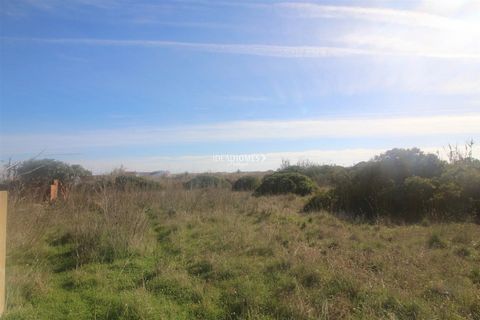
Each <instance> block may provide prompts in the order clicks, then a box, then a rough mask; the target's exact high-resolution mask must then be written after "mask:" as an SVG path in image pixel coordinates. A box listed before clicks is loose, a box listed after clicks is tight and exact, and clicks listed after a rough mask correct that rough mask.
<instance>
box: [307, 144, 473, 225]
mask: <svg viewBox="0 0 480 320" xmlns="http://www.w3.org/2000/svg"><path fill="white" fill-rule="evenodd" d="M332 181H333V183H332V186H333V189H332V191H331V192H329V193H328V194H321V195H318V196H316V197H314V198H312V199H311V200H310V201H309V202H308V203H307V205H306V206H305V210H307V211H311V210H327V209H329V210H332V211H336V212H345V213H348V214H351V215H353V216H354V217H357V216H360V217H363V218H367V219H376V218H379V217H385V216H387V217H389V218H391V219H393V220H398V221H405V222H417V221H421V220H422V219H424V218H427V217H428V218H431V219H433V220H442V221H444V220H450V221H451V220H459V221H460V220H468V219H477V220H478V221H480V161H478V160H476V159H473V158H464V159H462V160H459V161H455V162H453V163H447V162H445V161H441V160H440V159H439V158H438V157H437V156H436V155H433V154H424V153H423V152H422V151H420V150H419V149H416V148H414V149H393V150H390V151H387V152H386V153H384V154H381V155H379V156H377V157H375V158H374V159H372V160H371V161H368V162H362V163H359V164H357V165H355V166H353V167H351V168H348V169H347V170H346V171H345V172H344V174H342V175H338V176H337V178H336V179H334V180H332Z"/></svg>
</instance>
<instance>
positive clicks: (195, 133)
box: [1, 114, 480, 155]
mask: <svg viewBox="0 0 480 320" xmlns="http://www.w3.org/2000/svg"><path fill="white" fill-rule="evenodd" d="M479 123H480V114H475V115H459V116H431V117H403V118H373V119H372V118H370V119H368V118H366V119H363V118H352V119H324V120H288V121H236V122H224V123H215V124H210V125H194V126H180V127H170V128H163V127H136V128H124V129H115V130H95V131H84V132H75V133H72V134H69V133H37V134H19V135H5V136H3V137H2V139H1V145H2V153H3V154H4V155H9V154H18V153H25V152H32V151H34V150H37V149H38V148H46V149H48V150H55V151H57V149H58V146H62V148H63V149H62V151H65V152H66V151H72V150H73V151H78V149H82V148H92V147H93V148H95V147H96V148H103V147H126V146H145V145H147V146H155V145H166V144H178V143H214V142H235V141H259V140H298V139H311V138H376V137H404V138H405V137H421V136H435V135H467V136H469V137H472V138H476V137H478V136H479V135H480V126H479V125H478V124H479ZM64 149H65V150H64ZM67 149H68V150H67Z"/></svg>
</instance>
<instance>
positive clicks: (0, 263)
mask: <svg viewBox="0 0 480 320" xmlns="http://www.w3.org/2000/svg"><path fill="white" fill-rule="evenodd" d="M6 253H7V191H0V317H1V316H2V315H3V312H4V311H5V262H6Z"/></svg>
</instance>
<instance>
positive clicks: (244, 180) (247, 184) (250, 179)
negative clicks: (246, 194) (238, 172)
mask: <svg viewBox="0 0 480 320" xmlns="http://www.w3.org/2000/svg"><path fill="white" fill-rule="evenodd" d="M259 185H260V179H259V178H258V177H255V176H243V177H240V178H239V179H238V180H237V181H235V183H234V184H233V186H232V189H233V190H234V191H253V190H255V189H256V188H257V187H258V186H259Z"/></svg>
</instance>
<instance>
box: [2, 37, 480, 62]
mask: <svg viewBox="0 0 480 320" xmlns="http://www.w3.org/2000/svg"><path fill="white" fill-rule="evenodd" d="M1 39H2V40H4V41H11V42H24V41H31V42H38V43H49V44H63V45H90V46H119V47H122V46H124V47H146V48H176V49H188V50H196V51H204V52H214V53H225V54H240V55H254V56H266V57H278V58H326V57H346V56H418V57H425V58H438V59H475V60H480V53H455V52H434V51H409V50H393V49H394V48H391V50H379V49H378V48H377V50H374V49H373V48H372V49H367V48H365V49H364V48H354V47H348V46H345V47H334V46H285V45H268V44H222V43H202V42H180V41H163V40H114V39H93V38H58V39H53V38H8V37H2V38H1Z"/></svg>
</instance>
